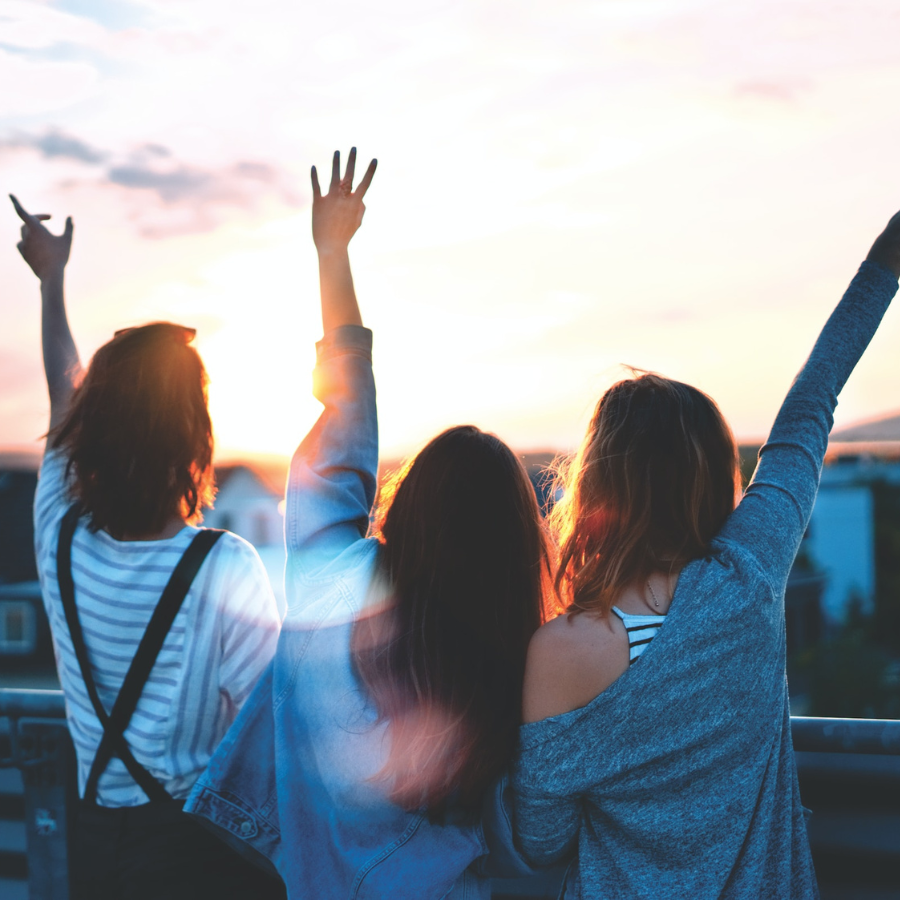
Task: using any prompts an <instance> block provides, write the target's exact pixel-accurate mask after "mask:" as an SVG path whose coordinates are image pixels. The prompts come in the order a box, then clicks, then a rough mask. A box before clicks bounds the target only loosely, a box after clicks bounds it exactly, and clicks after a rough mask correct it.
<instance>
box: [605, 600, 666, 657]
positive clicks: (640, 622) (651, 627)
mask: <svg viewBox="0 0 900 900" xmlns="http://www.w3.org/2000/svg"><path fill="white" fill-rule="evenodd" d="M612 611H613V612H614V613H615V614H616V615H617V616H618V617H619V618H620V619H621V620H622V624H623V625H624V626H625V631H626V632H627V634H628V665H629V666H630V665H631V664H632V663H634V662H635V660H637V658H638V657H639V656H640V655H641V654H642V653H643V652H644V650H646V649H647V645H648V644H649V643H650V641H652V640H653V638H655V637H656V632H657V631H659V629H660V628H662V624H663V622H665V621H666V617H665V616H633V615H631V614H630V613H624V612H622V610H621V609H619V607H618V606H614V607H613V608H612Z"/></svg>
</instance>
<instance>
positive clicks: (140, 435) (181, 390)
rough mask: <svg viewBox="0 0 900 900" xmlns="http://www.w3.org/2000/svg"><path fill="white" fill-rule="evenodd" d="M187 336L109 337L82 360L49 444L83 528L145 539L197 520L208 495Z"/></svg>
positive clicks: (205, 443) (132, 331)
mask: <svg viewBox="0 0 900 900" xmlns="http://www.w3.org/2000/svg"><path fill="white" fill-rule="evenodd" d="M193 336H194V332H193V329H189V328H184V327H182V326H181V325H173V324H171V323H170V322H154V323H151V324H149V325H144V326H141V327H140V328H129V329H127V330H125V331H121V332H117V333H116V336H115V337H114V338H113V339H112V340H111V341H109V342H108V343H106V344H104V345H103V346H102V347H101V348H100V349H99V350H98V351H97V352H96V353H95V354H94V358H93V359H92V360H91V364H90V366H89V367H88V369H87V371H86V372H85V374H84V378H83V379H82V381H81V383H80V384H79V385H78V387H77V388H76V389H75V393H74V395H73V397H72V402H71V405H70V407H69V411H68V413H67V415H66V418H65V419H64V421H63V422H62V424H61V425H60V426H59V427H58V428H56V429H54V431H53V432H51V435H50V441H51V445H52V446H53V447H59V448H61V449H62V450H63V451H65V453H66V455H67V456H68V466H69V471H70V472H71V473H72V474H73V476H74V478H73V487H72V490H73V493H74V496H75V499H77V500H78V501H79V502H80V504H81V506H82V509H83V510H84V512H85V513H86V514H87V515H88V517H89V521H90V527H91V529H92V530H94V531H96V530H99V529H101V528H102V529H105V530H106V531H108V532H109V533H110V534H111V535H112V536H113V537H116V538H122V537H123V536H126V535H145V534H154V533H157V532H159V531H161V530H162V529H163V528H164V527H165V526H166V524H167V523H168V521H169V520H170V519H171V518H172V516H176V515H177V516H182V517H183V518H184V519H185V520H186V521H188V522H196V521H199V520H200V519H201V518H202V511H203V508H204V506H211V505H212V500H213V497H214V495H215V486H214V477H213V471H212V453H213V437H212V423H211V422H210V419H209V411H208V409H207V397H206V387H207V382H208V379H207V375H206V370H205V369H204V367H203V362H202V361H201V359H200V356H199V354H198V353H197V351H196V350H195V349H194V348H193V347H190V346H189V342H190V340H191V339H192V338H193Z"/></svg>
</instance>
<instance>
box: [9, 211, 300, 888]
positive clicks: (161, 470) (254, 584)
mask: <svg viewBox="0 0 900 900" xmlns="http://www.w3.org/2000/svg"><path fill="white" fill-rule="evenodd" d="M12 201H13V205H14V206H15V208H16V212H17V213H18V215H19V217H20V218H21V220H22V222H23V225H22V240H21V242H20V243H19V245H18V248H19V251H20V253H21V254H22V257H23V258H24V259H25V261H26V262H27V263H28V265H29V266H30V267H31V269H32V270H33V271H34V273H35V275H37V277H38V278H39V279H40V282H41V299H42V339H43V351H44V368H45V372H46V375H47V385H48V388H49V391H50V431H49V436H48V442H47V449H46V452H45V455H44V459H43V463H42V465H41V473H40V480H39V482H38V488H37V493H36V495H35V503H34V523H35V545H36V547H35V549H36V555H37V563H38V571H39V575H40V579H41V586H42V590H43V597H44V605H45V607H46V610H47V616H48V619H49V621H50V629H51V633H52V636H53V646H54V651H55V654H56V661H57V671H58V673H59V679H60V683H61V685H62V688H63V691H64V692H65V696H66V714H67V719H68V724H69V730H70V732H71V735H72V740H73V742H74V745H75V752H76V757H77V762H78V785H79V794H80V797H81V800H80V803H79V805H78V808H77V811H76V816H75V827H74V830H73V839H72V845H71V847H70V868H71V879H70V883H71V893H72V896H73V897H76V898H82V897H83V898H92V900H97V898H185V900H188V898H205V897H224V896H228V897H243V896H247V897H254V898H256V897H269V896H272V897H277V896H280V895H283V886H281V885H280V884H279V883H278V882H276V881H274V880H273V879H271V878H269V877H268V876H266V875H262V874H261V873H259V871H258V870H257V869H256V868H255V867H253V866H250V865H248V864H247V863H246V862H245V861H244V860H242V859H240V858H239V857H238V856H236V855H235V854H233V853H231V852H230V851H228V850H227V848H225V847H224V846H223V845H222V844H221V843H220V842H218V841H217V840H216V839H215V838H213V837H212V836H211V835H209V834H208V833H207V832H206V831H205V830H204V829H202V828H201V827H200V826H199V825H198V824H197V823H196V822H194V821H193V820H191V819H190V818H188V817H187V816H184V815H183V814H182V813H181V807H182V804H183V802H184V798H185V797H186V796H187V794H188V792H189V791H190V789H191V787H192V786H193V784H194V781H195V780H196V778H197V776H198V775H199V774H200V772H202V771H203V769H204V768H205V767H206V764H207V762H208V761H209V759H210V757H211V756H212V753H213V751H214V750H215V748H216V746H217V744H218V743H219V741H220V740H221V739H222V736H223V735H224V734H225V732H226V731H227V729H228V727H229V725H230V724H231V722H232V721H233V720H234V717H235V715H236V714H237V711H238V709H239V708H240V707H241V705H242V704H243V702H244V701H245V699H246V698H247V697H248V696H249V694H250V692H251V690H252V689H253V687H254V685H255V683H256V681H257V679H258V678H259V675H260V673H261V672H262V670H263V669H264V668H265V666H266V665H267V663H268V662H269V661H270V659H271V658H272V655H273V653H274V650H275V644H276V641H277V638H278V629H279V617H278V612H277V608H276V606H275V598H274V596H273V594H272V589H271V587H270V586H269V582H268V579H267V577H266V572H265V569H264V568H263V566H262V563H261V561H260V559H259V557H258V556H257V554H256V551H255V550H254V549H253V548H252V547H251V546H250V545H249V544H247V543H246V542H245V541H243V540H241V539H240V538H239V537H237V536H236V535H233V534H229V533H228V532H218V531H211V530H208V529H199V528H197V527H196V524H197V523H198V522H199V521H200V520H201V519H202V513H203V509H204V508H205V507H208V506H210V505H211V504H212V500H213V496H214V493H215V487H214V479H213V469H212V453H213V437H212V426H211V424H210V419H209V413H208V411H207V404H206V384H207V377H206V371H205V369H204V367H203V363H202V361H201V360H200V356H199V355H198V354H197V351H196V350H194V348H193V347H191V346H190V344H191V341H192V339H193V337H194V331H193V329H190V328H184V327H182V326H180V325H173V324H171V323H168V322H156V323H153V324H150V325H144V326H143V327H140V328H129V329H126V330H124V331H120V332H117V333H116V335H115V337H114V338H113V339H112V340H111V341H109V342H108V343H107V344H104V345H103V346H102V347H101V348H100V349H99V350H98V351H97V352H96V354H95V355H94V358H93V360H92V361H91V363H90V365H89V366H88V368H87V369H86V370H82V368H81V364H80V362H79V359H78V352H77V350H76V348H75V342H74V340H73V339H72V334H71V331H70V330H69V324H68V320H67V317H66V309H65V301H64V296H63V275H64V271H65V266H66V263H67V261H68V258H69V249H70V246H71V241H72V231H73V228H72V220H71V218H70V219H67V221H66V227H65V231H64V233H63V234H62V235H60V236H55V235H53V234H51V233H50V232H49V231H48V230H47V229H46V228H45V227H44V225H43V224H42V222H43V220H45V219H48V218H49V216H34V215H30V214H29V213H28V212H26V211H25V210H24V209H23V208H22V207H21V205H20V204H19V203H18V201H17V200H16V199H15V198H14V197H13V198H12Z"/></svg>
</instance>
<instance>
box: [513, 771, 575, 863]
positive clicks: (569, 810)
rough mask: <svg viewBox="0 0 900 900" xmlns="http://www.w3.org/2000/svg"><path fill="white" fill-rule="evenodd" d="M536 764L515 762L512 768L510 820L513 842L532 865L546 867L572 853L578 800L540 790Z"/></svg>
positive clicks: (571, 796)
mask: <svg viewBox="0 0 900 900" xmlns="http://www.w3.org/2000/svg"><path fill="white" fill-rule="evenodd" d="M535 777H536V778H537V779H538V780H539V779H540V777H541V769H540V765H538V766H535V765H534V764H533V762H531V761H528V762H525V764H523V760H521V759H520V760H519V761H518V763H517V765H516V766H515V767H514V769H513V779H512V780H513V821H514V827H515V835H516V842H517V843H518V846H519V849H520V850H521V851H522V854H523V855H524V857H525V859H526V860H528V862H530V863H531V864H532V865H533V866H549V865H552V864H553V863H557V862H560V861H561V860H564V859H565V858H566V857H568V856H570V855H571V854H572V853H574V852H575V849H576V841H577V839H578V829H579V826H580V824H581V798H580V797H578V796H575V795H569V796H563V795H560V794H550V793H549V792H547V791H544V790H541V788H540V787H539V785H538V783H537V782H536V781H535Z"/></svg>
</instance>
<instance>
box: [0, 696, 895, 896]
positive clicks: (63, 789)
mask: <svg viewBox="0 0 900 900" xmlns="http://www.w3.org/2000/svg"><path fill="white" fill-rule="evenodd" d="M4 719H5V720H7V721H8V723H9V727H8V730H7V731H6V737H7V740H6V741H5V742H2V743H5V744H6V746H5V747H3V746H2V743H0V768H16V769H18V770H19V771H20V772H21V773H22V781H23V785H24V794H23V797H24V818H25V835H26V846H27V872H28V897H29V898H30V900H67V898H68V883H67V882H68V835H69V828H70V816H71V813H72V810H73V808H74V801H75V800H76V799H77V795H76V778H75V760H74V751H73V749H72V744H71V740H70V739H69V735H68V731H67V729H66V723H65V702H64V699H63V693H62V691H37V690H15V689H0V721H2V720H4ZM791 733H792V736H793V741H794V749H795V750H796V751H797V752H799V753H801V754H807V753H816V754H826V755H828V758H830V757H831V755H832V754H839V755H844V754H851V755H867V756H879V757H891V756H896V757H900V721H897V720H883V719H824V718H810V717H800V716H794V717H792V718H791ZM823 758H825V757H823ZM897 812H898V813H900V810H897ZM495 891H496V895H497V896H505V897H513V896H518V897H524V896H545V895H546V891H545V890H544V889H543V888H542V887H541V886H540V885H538V884H537V883H535V884H533V885H532V886H531V887H529V886H527V885H524V884H522V883H515V884H514V883H512V882H503V883H498V884H496V885H495Z"/></svg>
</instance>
